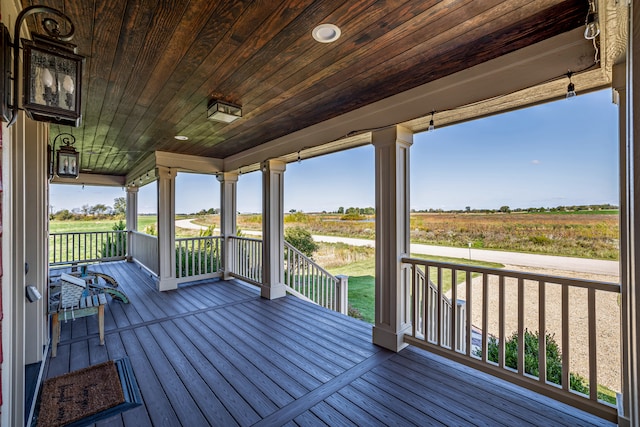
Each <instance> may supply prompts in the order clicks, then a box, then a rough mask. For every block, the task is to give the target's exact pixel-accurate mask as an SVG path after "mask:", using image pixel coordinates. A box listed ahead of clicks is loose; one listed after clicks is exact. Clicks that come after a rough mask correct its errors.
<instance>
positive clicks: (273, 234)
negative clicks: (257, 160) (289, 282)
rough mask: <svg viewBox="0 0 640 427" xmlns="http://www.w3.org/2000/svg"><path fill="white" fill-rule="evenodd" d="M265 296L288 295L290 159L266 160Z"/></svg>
mask: <svg viewBox="0 0 640 427" xmlns="http://www.w3.org/2000/svg"><path fill="white" fill-rule="evenodd" d="M261 166H262V245H263V246H262V297H263V298H268V299H276V298H280V297H283V296H285V295H286V291H285V287H284V171H285V169H286V166H287V165H286V163H285V162H284V161H282V160H278V159H272V160H266V161H264V162H262V165H261Z"/></svg>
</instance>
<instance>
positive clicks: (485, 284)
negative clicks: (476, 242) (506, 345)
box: [482, 273, 489, 362]
mask: <svg viewBox="0 0 640 427" xmlns="http://www.w3.org/2000/svg"><path fill="white" fill-rule="evenodd" d="M488 318H489V277H488V274H487V273H482V361H483V362H486V361H487V347H488V341H489V319H488Z"/></svg>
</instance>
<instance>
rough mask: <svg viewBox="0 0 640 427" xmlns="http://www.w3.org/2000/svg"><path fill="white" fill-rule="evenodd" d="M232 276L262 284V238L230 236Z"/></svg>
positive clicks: (230, 270) (230, 268) (230, 267)
mask: <svg viewBox="0 0 640 427" xmlns="http://www.w3.org/2000/svg"><path fill="white" fill-rule="evenodd" d="M229 250H230V255H231V256H230V257H229V258H230V259H229V262H230V264H231V265H230V266H228V267H227V266H225V268H227V270H229V271H228V273H229V274H230V275H231V276H234V277H237V278H238V279H242V280H244V281H246V282H249V283H252V284H254V285H258V286H261V285H262V240H259V239H249V238H247V237H236V236H230V237H229Z"/></svg>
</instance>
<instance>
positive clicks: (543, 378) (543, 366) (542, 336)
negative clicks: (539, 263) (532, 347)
mask: <svg viewBox="0 0 640 427" xmlns="http://www.w3.org/2000/svg"><path fill="white" fill-rule="evenodd" d="M546 287H547V283H546V282H544V281H542V280H540V281H538V316H539V317H538V377H539V378H538V380H539V381H540V382H541V383H543V384H546V383H547V326H546V323H547V320H546V316H547V312H546V308H547V301H546Z"/></svg>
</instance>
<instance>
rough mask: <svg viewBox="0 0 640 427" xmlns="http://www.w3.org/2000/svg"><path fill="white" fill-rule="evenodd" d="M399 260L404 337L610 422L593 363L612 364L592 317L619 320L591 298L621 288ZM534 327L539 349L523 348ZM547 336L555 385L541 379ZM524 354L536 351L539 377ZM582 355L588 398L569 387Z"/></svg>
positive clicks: (609, 410)
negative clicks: (555, 352) (512, 357)
mask: <svg viewBox="0 0 640 427" xmlns="http://www.w3.org/2000/svg"><path fill="white" fill-rule="evenodd" d="M402 261H403V263H404V265H405V267H406V268H407V269H408V275H407V276H405V277H407V280H408V283H407V285H408V286H406V291H407V300H406V301H407V303H408V304H409V305H408V307H407V314H408V318H407V321H410V322H411V335H412V336H409V335H405V337H404V340H405V342H407V343H409V344H412V345H415V346H418V347H422V348H425V349H427V350H429V351H432V352H434V353H437V354H440V355H442V356H444V357H447V358H450V359H453V360H455V361H458V362H461V363H464V364H466V365H469V366H473V367H475V368H478V369H481V370H484V371H486V372H489V373H491V374H493V375H495V376H498V377H501V378H503V379H506V380H508V381H511V382H514V383H517V384H519V385H522V386H524V387H527V388H529V389H532V390H534V391H537V392H540V393H543V394H546V395H548V396H551V397H553V398H555V399H557V400H559V401H563V402H565V403H569V404H571V405H573V406H576V407H578V408H580V409H584V410H587V411H589V412H592V413H594V414H596V415H598V416H601V417H603V418H606V419H609V420H615V419H616V409H615V407H614V406H613V405H610V404H607V403H604V402H602V401H600V400H599V398H598V374H599V373H600V372H603V371H602V370H601V369H602V368H603V367H602V366H601V365H600V364H599V362H603V363H602V364H605V363H608V364H612V365H611V366H613V364H615V363H616V362H615V358H616V357H615V356H616V355H614V354H610V353H609V354H598V353H599V350H598V336H599V331H600V330H601V329H602V325H598V321H604V320H606V319H608V318H612V319H615V318H619V317H620V313H619V312H617V313H606V314H604V315H603V314H602V313H600V314H599V313H598V311H597V310H596V301H599V298H604V299H606V298H614V299H615V298H616V297H617V296H618V294H619V293H620V286H619V285H618V284H614V283H605V282H597V281H590V280H580V279H569V278H561V277H554V276H546V275H540V274H529V273H522V272H516V271H507V270H500V269H492V268H484V267H476V266H467V265H456V264H449V263H442V262H432V261H427V260H421V259H413V258H403V260H402ZM427 278H430V279H431V280H432V281H433V282H434V284H430V280H427ZM460 282H462V284H459V283H460ZM447 285H450V286H451V289H450V291H449V292H450V298H449V299H447V298H446V296H445V292H444V288H445V286H447ZM525 295H526V297H525ZM457 300H464V304H456V305H453V306H452V305H451V304H450V302H447V301H457ZM578 304H579V305H578ZM614 305H615V303H614ZM572 309H573V310H572ZM576 309H577V310H576ZM576 312H577V313H576ZM614 323H615V322H614ZM570 324H571V329H570V327H569V325H570ZM610 327H611V325H608V326H607V328H610ZM599 328H600V329H599ZM533 330H537V336H539V337H540V339H539V340H538V343H539V344H538V348H537V349H536V348H533V349H531V348H528V347H527V348H525V346H529V345H530V343H526V344H525V336H526V335H527V334H529V336H531V334H532V331H533ZM619 332H620V331H619V325H618V330H614V331H610V333H611V335H612V336H615V335H616V334H617V335H618V336H619ZM547 335H549V336H551V337H553V339H557V340H558V344H559V346H558V347H559V351H560V352H561V356H560V357H561V374H560V381H559V382H560V384H555V383H552V382H550V381H548V379H547V377H548V376H549V371H548V370H547V357H546V355H547V342H548V341H547V339H546V337H547ZM514 336H515V337H516V338H515V339H516V340H517V362H516V366H515V367H510V366H509V365H510V364H513V362H509V361H507V360H506V353H507V350H506V347H505V343H506V342H507V341H508V340H509V339H510V338H512V337H514ZM572 336H573V337H574V338H573V340H572V339H571V338H572ZM575 336H581V337H585V338H584V339H582V340H579V341H578V342H579V343H580V345H576V339H575ZM543 337H545V338H543ZM451 343H455V345H454V346H452V345H451ZM570 343H572V344H571V345H573V346H575V347H577V348H575V349H574V348H573V347H571V346H570ZM495 347H497V355H496V351H495V350H496V348H495ZM490 348H491V349H492V350H493V351H492V353H491V354H490V351H489V350H490ZM525 351H527V352H530V351H533V352H537V359H538V365H537V366H535V368H537V372H540V373H542V374H540V375H537V376H535V375H532V374H531V372H528V371H530V370H531V367H528V368H525ZM606 351H607V352H610V351H614V352H615V351H618V352H619V349H618V348H615V346H614V349H613V350H611V348H609V349H606ZM602 352H603V351H600V353H602ZM582 353H584V354H585V356H583V357H586V359H585V360H583V361H582V362H583V363H582V366H583V371H582V372H580V375H582V376H585V377H586V382H587V384H588V395H584V394H582V393H578V392H576V391H575V390H572V387H573V386H572V385H571V384H572V383H573V381H572V380H573V379H574V378H575V377H574V374H573V369H572V367H573V364H574V363H576V364H578V363H577V362H576V360H575V358H576V357H577V356H578V355H579V354H582ZM611 359H614V360H611ZM585 366H586V367H585ZM584 369H586V371H587V372H584ZM545 373H546V375H545Z"/></svg>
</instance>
